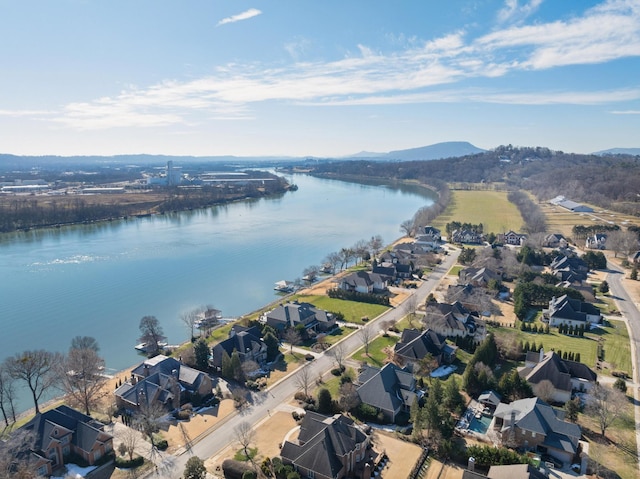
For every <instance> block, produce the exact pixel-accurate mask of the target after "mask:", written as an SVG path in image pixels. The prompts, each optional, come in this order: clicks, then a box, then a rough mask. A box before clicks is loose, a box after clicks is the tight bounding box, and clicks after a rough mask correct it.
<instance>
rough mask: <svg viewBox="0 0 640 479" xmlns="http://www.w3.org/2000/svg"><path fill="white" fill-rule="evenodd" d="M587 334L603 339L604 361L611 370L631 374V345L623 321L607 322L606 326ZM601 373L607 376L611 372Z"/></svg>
mask: <svg viewBox="0 0 640 479" xmlns="http://www.w3.org/2000/svg"><path fill="white" fill-rule="evenodd" d="M589 334H591V335H593V336H594V337H600V338H602V339H604V360H605V361H606V362H607V363H609V364H611V367H612V369H617V370H620V371H625V372H627V373H629V374H631V344H630V342H629V332H628V331H627V326H626V325H625V324H624V321H619V320H611V321H608V326H606V327H604V328H598V329H594V330H593V331H592V332H591V333H589ZM603 372H604V374H608V373H610V372H611V371H607V370H604V371H603Z"/></svg>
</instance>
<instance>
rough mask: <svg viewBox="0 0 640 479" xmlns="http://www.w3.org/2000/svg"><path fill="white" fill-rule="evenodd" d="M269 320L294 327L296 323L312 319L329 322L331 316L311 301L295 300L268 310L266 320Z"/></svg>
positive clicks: (309, 321) (307, 321) (303, 322)
mask: <svg viewBox="0 0 640 479" xmlns="http://www.w3.org/2000/svg"><path fill="white" fill-rule="evenodd" d="M271 321H276V322H279V323H282V324H283V325H284V326H286V327H295V326H297V325H298V324H304V325H307V324H309V323H311V322H313V321H317V322H320V323H329V322H331V318H330V317H329V315H328V313H327V312H326V311H325V310H323V309H319V308H316V307H315V306H314V305H313V304H311V303H299V302H297V301H296V302H293V303H287V304H283V305H280V306H278V307H277V308H275V309H274V310H272V311H270V312H268V313H267V322H271Z"/></svg>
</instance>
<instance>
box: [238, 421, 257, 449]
mask: <svg viewBox="0 0 640 479" xmlns="http://www.w3.org/2000/svg"><path fill="white" fill-rule="evenodd" d="M255 434H256V433H255V431H254V430H253V428H252V427H251V424H249V423H248V422H247V421H243V422H241V423H240V424H238V425H237V426H236V427H235V428H234V429H233V436H234V438H235V440H236V441H238V442H239V443H240V445H241V446H242V450H243V451H244V455H245V456H246V457H247V458H249V457H250V454H249V446H250V445H251V443H252V442H253V440H254V438H255Z"/></svg>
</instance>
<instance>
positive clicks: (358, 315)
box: [291, 295, 389, 324]
mask: <svg viewBox="0 0 640 479" xmlns="http://www.w3.org/2000/svg"><path fill="white" fill-rule="evenodd" d="M295 299H297V300H298V301H305V302H307V303H311V304H313V305H314V306H315V307H316V308H320V309H324V310H325V311H332V312H334V313H342V314H343V315H344V320H345V321H346V322H348V323H356V324H363V322H362V318H363V316H366V317H368V318H369V319H373V318H376V317H378V316H380V315H381V314H382V313H384V312H385V311H386V310H388V309H389V306H383V305H381V304H369V303H360V302H358V301H346V300H344V299H334V298H329V297H328V296H303V295H299V296H296V297H294V298H292V299H291V301H294V300H295Z"/></svg>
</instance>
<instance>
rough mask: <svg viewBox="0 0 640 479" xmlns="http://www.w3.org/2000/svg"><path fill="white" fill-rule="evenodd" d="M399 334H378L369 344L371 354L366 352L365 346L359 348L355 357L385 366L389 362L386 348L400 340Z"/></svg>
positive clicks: (354, 354) (358, 359) (391, 346)
mask: <svg viewBox="0 0 640 479" xmlns="http://www.w3.org/2000/svg"><path fill="white" fill-rule="evenodd" d="M399 339H400V338H398V337H397V336H386V337H385V336H378V337H377V338H376V339H374V340H373V341H371V343H370V344H369V355H366V354H365V353H364V347H362V348H360V349H358V350H357V351H356V352H355V353H353V356H351V357H352V358H353V359H355V360H357V361H366V362H367V363H369V364H372V365H373V366H378V367H381V366H384V364H385V363H386V362H387V353H386V351H385V350H386V349H387V348H391V349H393V346H394V345H395V344H396V343H397V342H398V341H399Z"/></svg>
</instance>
